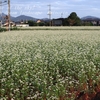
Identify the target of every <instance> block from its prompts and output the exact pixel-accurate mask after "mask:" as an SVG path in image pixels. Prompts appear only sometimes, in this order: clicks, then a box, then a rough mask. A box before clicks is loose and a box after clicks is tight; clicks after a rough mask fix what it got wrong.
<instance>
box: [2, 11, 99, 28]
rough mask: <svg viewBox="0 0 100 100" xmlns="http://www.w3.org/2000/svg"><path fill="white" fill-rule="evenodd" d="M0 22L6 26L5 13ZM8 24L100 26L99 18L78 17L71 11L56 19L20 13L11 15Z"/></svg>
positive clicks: (23, 25)
mask: <svg viewBox="0 0 100 100" xmlns="http://www.w3.org/2000/svg"><path fill="white" fill-rule="evenodd" d="M0 23H1V25H2V26H3V27H6V26H8V20H7V15H5V14H3V18H1V21H0ZM10 26H11V27H14V26H16V27H29V26H100V18H97V17H93V16H86V17H83V18H79V17H78V16H77V14H76V13H75V12H72V13H71V14H70V15H69V16H68V17H67V18H57V19H49V18H44V19H36V18H32V17H30V16H25V15H21V16H18V17H16V18H14V17H11V19H10Z"/></svg>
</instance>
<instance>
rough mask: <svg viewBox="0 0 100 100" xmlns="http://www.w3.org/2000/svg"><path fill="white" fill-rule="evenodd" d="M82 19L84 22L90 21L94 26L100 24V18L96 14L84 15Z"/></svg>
mask: <svg viewBox="0 0 100 100" xmlns="http://www.w3.org/2000/svg"><path fill="white" fill-rule="evenodd" d="M81 20H82V22H83V23H85V22H90V23H92V24H93V25H94V26H100V18H97V17H94V16H86V17H83V18H82V19H81Z"/></svg>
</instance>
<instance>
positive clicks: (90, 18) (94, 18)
mask: <svg viewBox="0 0 100 100" xmlns="http://www.w3.org/2000/svg"><path fill="white" fill-rule="evenodd" d="M81 20H83V21H85V20H88V21H91V20H95V21H98V20H100V18H98V17H95V16H85V17H82V18H81Z"/></svg>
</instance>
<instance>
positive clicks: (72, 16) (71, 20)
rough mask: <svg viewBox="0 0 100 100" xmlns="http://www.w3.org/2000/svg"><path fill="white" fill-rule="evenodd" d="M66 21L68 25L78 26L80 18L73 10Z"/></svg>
mask: <svg viewBox="0 0 100 100" xmlns="http://www.w3.org/2000/svg"><path fill="white" fill-rule="evenodd" d="M67 23H68V25H69V26H80V25H81V19H80V18H79V17H78V16H77V14H76V13H75V12H72V13H71V14H70V15H69V16H68V18H67Z"/></svg>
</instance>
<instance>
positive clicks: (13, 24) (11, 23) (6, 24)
mask: <svg viewBox="0 0 100 100" xmlns="http://www.w3.org/2000/svg"><path fill="white" fill-rule="evenodd" d="M3 26H4V27H5V26H9V23H8V22H6V23H4V24H3ZM10 26H15V22H12V21H11V22H10Z"/></svg>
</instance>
